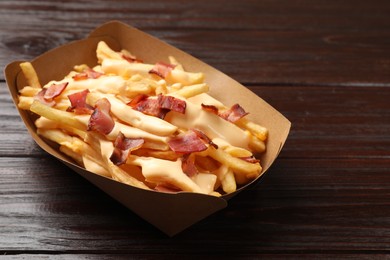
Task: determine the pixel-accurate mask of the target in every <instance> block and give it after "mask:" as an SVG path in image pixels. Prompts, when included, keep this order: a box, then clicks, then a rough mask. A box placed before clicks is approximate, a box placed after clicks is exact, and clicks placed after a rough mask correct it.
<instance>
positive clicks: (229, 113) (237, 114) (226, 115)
mask: <svg viewBox="0 0 390 260" xmlns="http://www.w3.org/2000/svg"><path fill="white" fill-rule="evenodd" d="M247 114H249V113H247V112H245V110H244V109H243V108H242V107H241V106H240V105H239V104H235V105H233V106H232V107H231V108H230V109H228V110H226V111H224V112H222V113H219V116H220V117H222V118H223V119H225V120H227V121H229V122H232V123H234V122H236V121H237V120H239V119H240V118H242V117H244V116H246V115H247Z"/></svg>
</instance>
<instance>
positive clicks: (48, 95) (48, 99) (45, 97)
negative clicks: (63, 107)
mask: <svg viewBox="0 0 390 260" xmlns="http://www.w3.org/2000/svg"><path fill="white" fill-rule="evenodd" d="M67 85H68V82H64V83H60V84H55V83H53V84H51V85H50V87H48V88H43V89H42V90H41V91H39V92H38V93H37V94H36V95H35V96H34V99H36V100H39V101H40V102H42V103H44V104H45V105H47V106H51V107H52V106H54V105H55V104H56V102H55V101H54V98H56V97H58V96H59V95H61V93H62V92H63V91H64V90H65V88H66V86H67Z"/></svg>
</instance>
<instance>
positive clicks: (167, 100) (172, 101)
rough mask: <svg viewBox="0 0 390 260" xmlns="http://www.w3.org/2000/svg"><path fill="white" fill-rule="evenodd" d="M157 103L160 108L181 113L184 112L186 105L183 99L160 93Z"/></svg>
mask: <svg viewBox="0 0 390 260" xmlns="http://www.w3.org/2000/svg"><path fill="white" fill-rule="evenodd" d="M158 103H159V106H160V107H161V108H162V109H168V110H169V111H175V112H178V113H181V114H184V113H185V111H186V106H187V104H186V102H185V101H184V100H181V99H178V98H175V97H172V96H164V95H162V94H159V95H158Z"/></svg>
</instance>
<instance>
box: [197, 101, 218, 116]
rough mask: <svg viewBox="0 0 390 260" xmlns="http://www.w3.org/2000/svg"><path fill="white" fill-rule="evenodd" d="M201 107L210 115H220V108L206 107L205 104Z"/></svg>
mask: <svg viewBox="0 0 390 260" xmlns="http://www.w3.org/2000/svg"><path fill="white" fill-rule="evenodd" d="M201 106H202V109H203V110H206V111H208V112H210V113H213V114H216V115H218V108H217V107H216V106H213V105H205V104H203V103H202V104H201Z"/></svg>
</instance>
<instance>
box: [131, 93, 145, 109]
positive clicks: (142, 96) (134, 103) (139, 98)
mask: <svg viewBox="0 0 390 260" xmlns="http://www.w3.org/2000/svg"><path fill="white" fill-rule="evenodd" d="M148 97H149V96H148V95H146V94H138V95H137V96H135V97H134V98H133V99H132V100H131V101H130V102H129V103H127V105H128V106H131V107H132V108H135V107H136V106H137V104H138V103H140V102H141V101H143V100H145V99H147V98H148Z"/></svg>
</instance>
